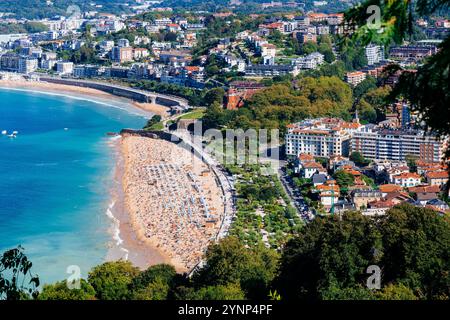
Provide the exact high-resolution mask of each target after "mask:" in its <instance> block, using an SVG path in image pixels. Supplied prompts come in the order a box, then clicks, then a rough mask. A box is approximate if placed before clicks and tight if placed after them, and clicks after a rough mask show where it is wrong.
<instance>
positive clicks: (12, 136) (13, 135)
mask: <svg viewBox="0 0 450 320" xmlns="http://www.w3.org/2000/svg"><path fill="white" fill-rule="evenodd" d="M8 137H10V138H17V136H16V135H15V134H9V135H8Z"/></svg>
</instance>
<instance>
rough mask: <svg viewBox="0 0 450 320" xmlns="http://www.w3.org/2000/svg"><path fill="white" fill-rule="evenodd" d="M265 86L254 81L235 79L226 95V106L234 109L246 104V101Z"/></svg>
mask: <svg viewBox="0 0 450 320" xmlns="http://www.w3.org/2000/svg"><path fill="white" fill-rule="evenodd" d="M264 88H265V86H264V85H263V84H261V83H258V82H252V81H233V82H232V83H230V88H229V89H228V92H227V94H226V97H225V108H227V109H229V110H234V109H237V108H240V107H242V106H243V105H244V101H245V100H247V99H249V98H251V97H252V96H253V95H254V94H255V93H256V92H258V91H261V90H262V89H264Z"/></svg>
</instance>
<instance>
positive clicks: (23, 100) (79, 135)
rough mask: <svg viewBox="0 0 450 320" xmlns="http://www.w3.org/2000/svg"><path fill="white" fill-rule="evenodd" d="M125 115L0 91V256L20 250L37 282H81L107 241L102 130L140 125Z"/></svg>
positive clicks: (108, 156) (110, 165)
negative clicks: (77, 277) (73, 278)
mask: <svg viewBox="0 0 450 320" xmlns="http://www.w3.org/2000/svg"><path fill="white" fill-rule="evenodd" d="M145 121H146V119H145V118H144V117H143V116H142V115H138V114H133V113H131V112H130V111H129V110H126V109H121V108H117V107H112V106H108V105H105V104H99V103H95V102H92V101H87V100H80V99H75V98H70V97H65V96H55V95H53V96H52V95H47V94H39V93H32V92H24V91H15V90H10V89H0V132H1V131H3V130H7V131H8V134H10V133H11V132H12V131H14V130H16V131H18V132H19V133H18V135H17V137H16V138H10V137H8V136H6V135H1V136H0V253H2V252H4V251H5V250H7V249H10V248H14V247H17V246H18V245H21V246H23V247H24V248H25V254H26V255H27V256H28V257H29V259H30V260H31V261H32V263H33V268H32V272H33V273H35V274H37V275H38V276H39V277H40V279H41V283H51V282H54V281H59V280H65V279H67V278H68V277H69V276H70V274H68V273H67V271H68V268H69V267H70V266H76V267H75V269H74V268H73V267H72V268H71V269H69V271H71V272H73V270H76V269H77V268H79V270H80V272H81V276H82V277H87V274H88V272H89V270H90V269H91V268H92V267H93V266H95V265H97V264H100V263H102V262H104V260H105V257H106V254H107V252H108V248H109V247H110V246H111V245H112V242H114V241H115V240H113V239H112V235H111V224H112V221H111V219H110V218H109V217H108V216H107V214H106V213H107V210H108V207H109V205H110V203H111V188H112V185H113V181H114V168H115V157H114V155H115V150H114V148H113V147H112V144H113V143H112V140H113V138H111V137H109V136H107V135H106V133H107V132H118V131H120V129H122V128H142V126H143V125H144V123H145Z"/></svg>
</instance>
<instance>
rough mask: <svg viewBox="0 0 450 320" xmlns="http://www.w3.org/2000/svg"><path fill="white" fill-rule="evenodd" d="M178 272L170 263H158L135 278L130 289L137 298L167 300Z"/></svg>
mask: <svg viewBox="0 0 450 320" xmlns="http://www.w3.org/2000/svg"><path fill="white" fill-rule="evenodd" d="M176 277H177V272H176V271H175V268H174V267H173V266H171V265H168V264H157V265H155V266H151V267H149V268H148V269H147V270H145V271H142V272H141V273H139V275H137V276H136V277H134V278H133V280H132V282H131V284H130V291H132V292H133V298H134V299H137V300H165V299H167V298H168V294H169V290H170V289H171V288H172V286H174V285H175V282H176Z"/></svg>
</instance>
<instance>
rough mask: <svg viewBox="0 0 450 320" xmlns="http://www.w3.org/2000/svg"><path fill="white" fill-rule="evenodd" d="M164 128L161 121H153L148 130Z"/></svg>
mask: <svg viewBox="0 0 450 320" xmlns="http://www.w3.org/2000/svg"><path fill="white" fill-rule="evenodd" d="M163 129H164V125H163V123H162V122H158V123H155V124H154V125H152V126H151V127H150V128H148V130H154V131H160V130H163Z"/></svg>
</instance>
